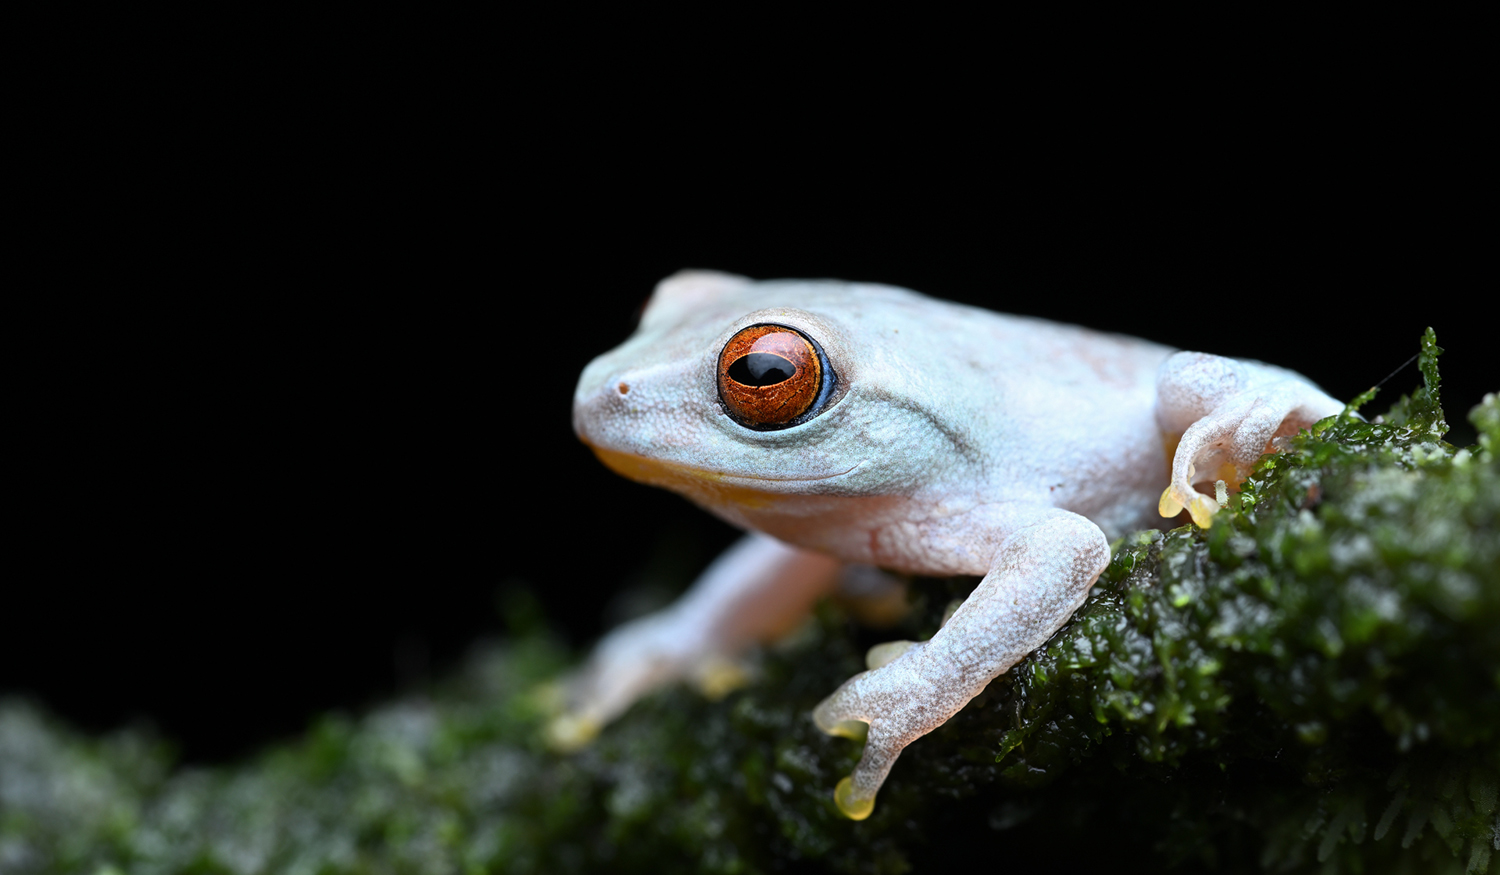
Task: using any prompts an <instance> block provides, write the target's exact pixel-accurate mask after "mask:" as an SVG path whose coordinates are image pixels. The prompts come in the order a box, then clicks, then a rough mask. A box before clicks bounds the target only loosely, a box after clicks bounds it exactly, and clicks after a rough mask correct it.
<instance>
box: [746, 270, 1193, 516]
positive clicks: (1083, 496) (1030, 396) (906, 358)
mask: <svg viewBox="0 0 1500 875" xmlns="http://www.w3.org/2000/svg"><path fill="white" fill-rule="evenodd" d="M776 285H778V284H776V283H764V284H761V286H763V287H764V286H776ZM787 285H788V288H786V289H785V291H786V292H787V293H788V299H789V300H797V301H799V303H798V306H800V307H802V308H804V309H808V310H813V311H818V312H823V313H825V314H826V315H827V316H828V317H829V318H830V319H832V320H837V321H838V322H839V323H840V325H841V326H843V327H844V328H845V329H846V330H847V331H849V332H850V333H851V334H853V335H854V336H855V338H856V339H854V340H853V341H848V342H850V345H851V346H854V347H856V348H857V351H858V353H859V355H858V356H857V357H856V360H857V361H859V363H860V366H859V370H860V371H861V372H862V373H860V374H856V375H855V376H856V378H858V377H865V378H866V379H869V380H871V381H872V382H873V383H874V387H873V388H874V389H875V390H876V391H877V393H878V392H884V393H885V394H887V395H899V396H901V397H900V399H899V401H900V403H903V404H917V405H921V406H923V407H925V408H928V410H929V415H930V418H932V419H934V420H939V421H942V422H944V423H945V424H946V427H948V428H950V429H952V430H955V431H958V432H961V433H962V435H963V437H962V440H961V441H960V443H961V444H963V445H965V446H969V447H972V448H974V451H975V452H976V454H977V455H978V456H979V457H980V459H979V461H980V464H979V466H978V467H979V468H980V469H981V470H980V472H979V476H978V477H977V478H975V477H974V476H973V475H974V473H975V472H974V469H973V466H970V467H969V470H968V475H967V476H969V477H970V478H971V479H974V480H975V482H974V483H973V488H975V489H976V490H977V491H978V492H979V493H981V494H978V495H976V496H975V497H976V498H977V499H979V500H984V501H999V500H1021V501H1037V502H1044V503H1047V504H1051V505H1053V506H1056V507H1061V508H1064V509H1067V510H1072V511H1074V512H1077V513H1080V514H1082V515H1084V516H1087V517H1089V518H1090V519H1093V520H1094V521H1095V522H1097V523H1098V524H1099V525H1100V526H1101V527H1102V528H1104V529H1105V530H1106V532H1108V533H1109V534H1110V535H1111V537H1113V536H1114V535H1116V534H1119V533H1121V532H1123V531H1126V530H1129V529H1133V528H1138V527H1141V526H1149V525H1155V524H1156V523H1157V520H1156V518H1155V517H1154V516H1153V510H1154V507H1155V498H1156V493H1158V492H1160V490H1161V484H1162V483H1163V482H1164V477H1165V475H1166V464H1167V457H1166V454H1165V451H1164V449H1163V446H1162V437H1161V434H1160V431H1159V429H1158V428H1157V425H1156V420H1155V395H1156V375H1157V369H1158V368H1159V367H1160V365H1161V363H1162V362H1163V361H1164V360H1165V359H1166V358H1167V357H1168V356H1169V355H1171V353H1172V350H1171V349H1170V348H1168V347H1165V346H1161V345H1159V344H1155V343H1151V342H1149V341H1144V340H1139V339H1137V338H1132V337H1126V336H1124V335H1118V334H1110V333H1106V332H1099V331H1093V330H1090V329H1087V328H1081V327H1079V326H1075V325H1066V324H1062V323H1056V322H1050V321H1047V320H1044V319H1038V318H1033V317H1025V316H1012V315H1008V314H1004V313H997V312H994V311H991V310H985V309H981V308H978V307H971V306H967V305H963V304H955V303H952V302H949V301H943V300H940V299H936V298H929V297H926V296H924V295H920V294H918V293H916V292H912V291H908V290H906V289H900V288H896V287H892V286H881V285H870V284H858V283H805V284H804V283H797V284H791V283H789V284H787ZM898 387H899V388H898ZM962 485H963V484H954V483H948V484H944V485H943V487H942V488H945V489H952V488H953V487H960V488H962Z"/></svg>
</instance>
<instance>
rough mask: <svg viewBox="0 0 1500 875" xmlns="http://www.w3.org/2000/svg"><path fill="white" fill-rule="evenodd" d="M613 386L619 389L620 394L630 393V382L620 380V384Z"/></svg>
mask: <svg viewBox="0 0 1500 875" xmlns="http://www.w3.org/2000/svg"><path fill="white" fill-rule="evenodd" d="M615 388H616V389H619V390H620V394H621V395H629V394H630V384H629V383H625V382H622V383H620V385H618V386H616V387H615Z"/></svg>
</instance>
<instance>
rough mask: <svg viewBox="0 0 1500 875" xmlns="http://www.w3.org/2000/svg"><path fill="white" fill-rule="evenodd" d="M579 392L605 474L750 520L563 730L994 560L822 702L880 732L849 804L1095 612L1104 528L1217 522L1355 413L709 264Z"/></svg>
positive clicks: (1270, 380)
mask: <svg viewBox="0 0 1500 875" xmlns="http://www.w3.org/2000/svg"><path fill="white" fill-rule="evenodd" d="M573 404H574V407H573V427H574V429H575V430H576V431H577V433H578V436H579V437H580V438H581V439H582V440H583V441H584V443H586V444H588V446H589V447H590V448H592V449H593V451H594V452H595V453H596V454H597V455H598V456H599V458H600V459H602V460H603V461H604V463H605V464H606V465H608V466H609V467H611V468H613V469H614V470H615V471H617V472H619V473H620V474H623V475H625V476H626V477H630V478H632V479H635V480H639V481H641V482H644V483H649V484H652V485H656V486H664V487H666V488H668V489H672V490H675V491H677V492H679V493H681V494H683V495H685V496H686V497H688V498H689V499H691V500H692V501H694V502H696V503H697V504H699V505H701V506H702V507H704V508H705V509H707V510H709V511H711V512H713V513H715V514H717V515H718V516H720V517H722V518H723V519H725V520H727V521H729V522H730V523H731V524H733V525H735V526H737V527H739V528H742V529H746V530H748V531H749V532H751V534H749V535H747V536H746V537H745V538H744V539H743V540H741V541H740V542H739V543H738V544H737V545H736V546H734V547H733V548H731V549H730V550H729V551H728V552H727V553H726V554H725V555H724V556H722V557H720V558H719V559H718V560H717V561H716V562H715V563H714V564H713V565H712V566H710V568H709V569H708V570H707V571H706V572H704V574H703V575H702V577H701V578H699V580H698V581H697V582H696V583H695V584H694V585H693V587H692V588H691V589H690V590H689V591H688V592H687V593H686V594H685V595H684V596H683V597H682V598H681V599H680V600H679V601H678V602H677V603H675V604H674V605H672V606H671V607H669V608H667V609H665V610H663V611H661V612H660V613H657V614H654V615H650V616H647V617H644V618H642V619H639V620H636V621H634V622H632V623H628V624H626V625H624V626H622V627H620V628H618V629H616V630H614V631H613V632H611V633H610V634H609V635H608V636H606V637H605V638H604V640H603V641H601V642H600V644H599V645H598V647H597V648H596V649H595V651H594V653H593V655H592V656H591V657H590V659H589V661H588V663H587V664H586V665H585V666H584V667H583V668H582V669H581V670H580V671H578V672H577V673H576V674H575V675H573V676H572V677H571V678H570V679H569V680H568V681H567V683H566V684H565V685H564V687H563V696H562V700H563V706H564V711H563V713H562V714H561V715H560V716H559V717H558V718H557V719H555V720H554V721H553V723H552V725H551V726H550V728H549V731H550V733H551V736H552V739H553V741H554V743H556V744H557V745H559V746H561V747H565V748H566V747H572V746H575V745H577V744H581V743H583V742H584V741H586V740H587V739H588V738H590V737H592V735H593V734H594V733H596V732H597V731H598V730H599V728H600V727H601V726H603V725H604V724H605V723H607V722H608V721H610V720H612V719H613V718H615V717H617V716H618V715H620V714H621V713H622V712H623V711H624V710H625V709H626V708H628V707H629V706H630V704H631V703H632V702H633V701H635V700H636V699H638V698H639V697H641V696H642V695H644V694H646V693H647V692H649V691H650V690H652V689H653V688H656V687H658V686H660V685H662V684H664V683H667V682H669V681H671V680H674V679H692V678H693V677H695V676H696V677H699V678H700V679H702V678H704V677H706V676H707V675H709V674H711V673H712V672H713V671H714V670H715V667H722V666H724V665H726V664H729V663H732V661H733V660H734V659H735V658H736V657H737V655H738V654H739V653H741V652H742V651H744V650H745V649H746V648H748V647H750V646H752V645H754V644H755V643H757V642H760V641H763V640H766V639H768V638H770V637H772V636H774V635H776V634H778V633H780V632H782V631H784V630H786V629H788V628H789V627H791V626H793V625H794V624H795V623H796V621H797V620H798V619H799V618H800V617H801V616H803V615H804V614H805V613H806V612H807V611H808V610H809V608H810V607H811V606H812V604H813V603H814V602H815V601H816V600H817V599H818V598H820V597H822V596H824V595H828V594H831V593H832V592H834V591H835V589H836V588H837V587H838V586H839V582H840V580H841V579H843V578H844V577H845V574H844V569H845V566H846V565H849V564H857V565H863V566H878V567H880V568H885V569H890V570H893V571H897V572H906V573H912V574H922V575H959V574H973V575H983V580H981V581H980V583H979V585H978V587H977V588H976V589H975V590H974V591H973V593H972V594H971V595H970V596H969V597H968V599H967V600H965V601H964V602H963V603H962V605H960V606H959V607H958V608H957V610H956V611H954V612H953V613H952V614H951V616H950V617H949V618H948V619H947V621H946V622H945V623H944V625H943V626H942V628H941V629H940V630H939V631H938V632H937V634H936V635H934V636H933V637H932V639H931V640H928V641H923V642H892V643H889V644H883V645H879V646H877V647H875V648H872V650H871V652H870V654H869V656H868V658H867V664H868V666H869V670H868V671H865V672H863V673H861V674H858V675H855V676H854V677H852V678H850V679H849V680H848V681H847V682H845V683H844V684H843V685H842V686H841V687H839V688H838V689H837V690H836V691H834V692H833V694H832V695H830V696H829V697H828V698H827V699H825V700H824V701H823V702H822V704H820V705H818V707H817V708H816V709H815V710H814V712H813V714H812V719H813V720H815V721H816V722H817V725H818V726H819V727H820V728H822V729H823V730H824V731H826V732H830V733H833V734H841V735H848V736H850V737H855V738H857V737H859V735H860V734H864V735H865V748H864V754H863V756H862V758H861V759H860V761H859V764H858V766H856V767H855V769H854V772H853V774H851V775H849V776H848V777H846V778H844V779H843V780H842V781H840V782H839V784H838V786H837V787H836V788H835V791H834V799H835V801H836V803H837V805H838V807H839V809H840V810H841V811H843V813H844V814H846V815H847V816H849V817H851V818H854V819H862V818H864V817H867V816H868V815H869V814H870V812H871V811H872V809H873V807H874V804H875V794H876V791H878V790H879V789H880V785H881V784H882V782H884V780H885V778H886V776H887V774H888V773H889V772H890V770H891V766H892V764H893V763H894V762H895V761H896V758H897V757H898V756H899V755H900V754H901V751H902V750H903V749H904V748H905V747H906V746H907V745H909V744H911V743H912V742H914V741H916V740H917V739H919V738H921V737H922V736H923V735H925V734H927V733H929V732H931V731H932V730H934V729H936V728H937V727H939V726H941V725H942V724H943V723H944V722H945V721H947V720H948V718H950V717H951V716H953V715H954V714H955V713H957V712H958V711H959V709H961V708H963V707H964V705H965V704H966V703H967V702H968V701H969V700H970V699H972V698H974V697H975V696H976V695H978V694H979V693H980V692H981V691H983V690H984V688H985V686H986V685H987V684H988V683H989V682H990V681H991V680H993V679H994V678H995V677H997V676H998V675H1000V674H1002V673H1003V672H1005V671H1006V670H1007V669H1009V668H1010V667H1011V666H1012V665H1014V664H1015V663H1016V662H1017V661H1018V660H1020V659H1021V658H1022V657H1024V656H1026V655H1027V654H1028V653H1030V652H1031V651H1033V650H1035V649H1036V648H1038V647H1040V646H1041V645H1042V644H1043V643H1044V642H1045V641H1046V640H1047V639H1048V637H1050V636H1051V635H1052V634H1053V633H1054V632H1056V631H1057V630H1058V629H1059V628H1060V627H1061V626H1062V625H1063V624H1064V623H1065V622H1066V621H1067V620H1068V618H1069V617H1070V616H1071V615H1072V613H1073V612H1074V611H1075V610H1077V609H1078V608H1079V607H1080V606H1081V605H1082V604H1083V601H1084V598H1085V596H1086V595H1087V594H1088V591H1089V587H1091V586H1092V585H1093V583H1094V581H1095V580H1096V579H1097V578H1098V577H1099V573H1100V572H1101V571H1103V570H1104V568H1105V566H1106V565H1107V564H1108V563H1109V559H1110V550H1109V541H1110V540H1111V539H1113V538H1116V537H1118V536H1120V535H1122V534H1124V533H1126V532H1130V531H1132V530H1135V529H1139V528H1146V527H1150V526H1152V525H1159V524H1160V523H1161V517H1174V516H1177V515H1178V514H1180V513H1181V512H1182V511H1183V510H1184V509H1186V510H1187V511H1188V514H1189V515H1190V516H1191V518H1192V520H1193V522H1194V523H1196V524H1197V525H1198V526H1201V527H1207V526H1209V525H1211V524H1212V520H1213V516H1214V513H1215V512H1216V511H1217V510H1219V508H1220V501H1221V500H1222V497H1223V495H1224V491H1225V490H1226V489H1230V488H1234V487H1236V486H1238V484H1239V482H1240V480H1241V479H1242V478H1243V477H1244V476H1245V475H1246V474H1248V473H1249V471H1250V469H1251V467H1252V466H1253V465H1254V463H1255V461H1256V459H1258V458H1259V457H1260V456H1261V455H1262V454H1264V453H1267V452H1271V451H1273V449H1274V447H1275V442H1276V440H1277V439H1278V438H1281V437H1284V436H1286V435H1290V434H1294V433H1295V432H1296V431H1297V430H1298V429H1302V428H1306V427H1307V426H1309V425H1311V424H1312V423H1313V422H1315V421H1317V420H1318V419H1321V418H1323V417H1325V416H1329V415H1332V414H1335V413H1338V412H1339V411H1340V410H1341V409H1342V408H1343V405H1342V404H1341V403H1339V402H1338V401H1335V400H1334V399H1333V398H1331V397H1329V396H1328V395H1326V394H1324V393H1323V392H1322V391H1321V390H1319V389H1318V388H1317V387H1316V386H1314V385H1312V384H1311V383H1309V382H1308V381H1307V380H1306V379H1304V378H1302V377H1301V376H1299V375H1297V374H1295V373H1292V372H1290V371H1286V370H1282V369H1279V368H1275V367H1272V366H1269V365H1265V364H1261V363H1258V362H1250V361H1239V360H1233V359H1227V358H1221V357H1218V356H1213V355H1206V354H1203V353H1196V352H1177V351H1174V350H1171V349H1168V348H1167V347H1164V346H1159V345H1157V344H1154V343H1149V342H1146V341H1143V340H1137V339H1134V338H1129V337H1123V336H1118V335H1112V334H1105V333H1100V332H1096V331H1090V330H1086V329H1083V328H1078V327H1074V326H1070V325H1059V324H1054V323H1051V322H1046V321H1042V320H1039V319H1033V318H1023V317H1016V316H1005V315H1000V314H997V313H992V312H989V311H987V310H981V309H977V308H974V307H967V306H962V305H958V304H952V303H948V302H945V301H940V300H935V299H932V298H927V297H924V296H922V295H919V294H917V293H915V292H911V291H907V290H905V289H900V288H895V287H892V286H884V285H872V284H863V283H848V282H836V281H801V280H797V281H774V282H754V281H751V280H749V279H746V278H744V277H740V276H732V275H729V274H723V273H714V272H708V271H690V272H683V273H679V274H677V275H675V276H672V277H669V278H668V279H666V280H663V281H662V282H661V283H660V284H659V285H658V286H657V288H656V290H655V292H654V293H653V295H652V297H651V299H650V301H649V302H648V304H647V306H646V309H645V311H644V313H643V315H642V318H641V322H640V326H639V329H638V330H637V331H636V333H635V334H634V335H633V336H632V337H631V338H630V339H629V340H627V341H626V342H625V343H624V344H623V345H621V346H620V347H619V348H617V349H615V350H613V351H611V352H608V353H606V354H604V355H602V356H600V357H599V358H597V359H595V360H594V361H593V362H592V363H591V364H589V366H588V367H587V368H586V369H585V370H584V372H583V376H582V377H581V378H580V379H579V382H578V389H577V392H576V394H575V395H574V399H573ZM1164 485H1165V487H1166V488H1165V491H1163V486H1164ZM1200 485H1202V486H1203V487H1204V489H1205V490H1206V491H1207V492H1215V493H1216V494H1217V497H1211V496H1210V495H1208V494H1204V492H1200V491H1199V490H1198V489H1197V488H1196V487H1198V486H1200Z"/></svg>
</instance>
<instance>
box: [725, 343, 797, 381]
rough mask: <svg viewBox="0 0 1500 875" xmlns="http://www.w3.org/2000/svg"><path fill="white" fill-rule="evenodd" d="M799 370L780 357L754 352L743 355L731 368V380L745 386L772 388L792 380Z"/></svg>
mask: <svg viewBox="0 0 1500 875" xmlns="http://www.w3.org/2000/svg"><path fill="white" fill-rule="evenodd" d="M796 372H797V368H796V367H795V366H794V365H793V364H792V363H791V362H789V361H787V360H786V359H784V358H782V357H781V356H779V355H775V354H774V353H769V352H752V353H749V354H748V355H742V356H740V357H739V358H738V359H736V360H735V362H734V364H732V365H730V366H729V379H731V380H733V381H735V382H736V383H740V384H742V385H745V386H754V387H756V388H760V387H761V386H772V385H775V384H776V383H780V382H781V381H782V380H790V379H791V378H792V374H794V373H796Z"/></svg>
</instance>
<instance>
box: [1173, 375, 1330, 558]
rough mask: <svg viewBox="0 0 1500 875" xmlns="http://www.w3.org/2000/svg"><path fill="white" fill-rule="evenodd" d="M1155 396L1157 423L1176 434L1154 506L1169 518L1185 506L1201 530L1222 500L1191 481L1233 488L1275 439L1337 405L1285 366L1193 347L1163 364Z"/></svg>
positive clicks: (1322, 415) (1273, 445) (1211, 518)
mask: <svg viewBox="0 0 1500 875" xmlns="http://www.w3.org/2000/svg"><path fill="white" fill-rule="evenodd" d="M1156 393H1157V410H1156V415H1157V422H1158V424H1159V425H1160V426H1161V429H1162V432H1163V434H1165V435H1167V436H1168V444H1169V446H1170V444H1171V436H1172V435H1181V437H1180V438H1179V439H1178V440H1177V441H1176V448H1175V451H1173V453H1172V461H1171V480H1170V482H1169V484H1168V486H1167V489H1166V491H1164V492H1163V493H1162V496H1161V502H1160V504H1159V506H1158V510H1159V511H1160V512H1161V515H1162V516H1164V517H1172V516H1176V515H1177V514H1178V513H1180V512H1182V510H1183V509H1184V508H1186V509H1187V511H1188V513H1189V514H1190V515H1191V516H1192V518H1193V522H1194V523H1196V524H1197V525H1198V526H1199V527H1201V528H1205V529H1206V528H1208V527H1209V526H1211V525H1213V517H1214V514H1215V513H1217V512H1218V510H1219V508H1220V506H1221V505H1220V502H1219V501H1217V500H1215V498H1214V497H1212V496H1209V495H1204V494H1202V493H1200V492H1199V491H1198V489H1197V488H1196V486H1197V485H1198V484H1204V485H1205V486H1207V485H1210V484H1216V481H1217V482H1222V483H1223V484H1225V487H1226V488H1227V489H1238V488H1239V485H1240V481H1242V480H1243V479H1244V478H1245V477H1246V476H1248V475H1249V473H1250V471H1251V470H1252V469H1253V468H1254V467H1255V462H1256V460H1257V459H1259V458H1260V457H1261V456H1263V455H1265V454H1266V453H1269V452H1273V451H1274V450H1275V449H1276V445H1275V441H1276V439H1277V438H1281V437H1285V436H1287V435H1292V434H1296V433H1297V432H1298V431H1299V430H1300V429H1303V428H1307V427H1308V426H1310V425H1312V424H1313V423H1314V422H1316V421H1318V420H1319V419H1322V418H1323V417H1325V416H1332V415H1333V414H1335V413H1338V412H1339V411H1340V410H1342V409H1343V405H1342V404H1340V403H1339V402H1337V401H1335V400H1333V399H1332V398H1330V397H1329V396H1328V395H1325V394H1324V393H1323V392H1322V391H1321V390H1319V389H1318V388H1317V387H1316V386H1314V385H1312V384H1311V383H1309V382H1307V381H1306V380H1304V379H1303V378H1301V377H1299V376H1298V375H1296V374H1294V373H1292V372H1290V371H1285V370H1282V369H1280V368H1274V367H1271V366H1270V365H1263V364H1260V363H1257V362H1243V361H1235V360H1233V359H1227V358H1222V357H1220V356H1214V355H1207V354H1204V353H1196V352H1179V353H1176V354H1175V355H1173V356H1171V357H1170V358H1168V359H1167V360H1166V362H1164V363H1163V364H1162V366H1161V370H1160V372H1159V373H1158V374H1157V389H1156ZM1216 491H1217V490H1216Z"/></svg>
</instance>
